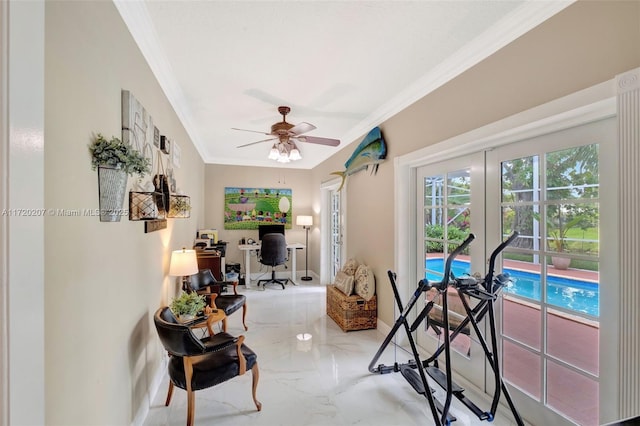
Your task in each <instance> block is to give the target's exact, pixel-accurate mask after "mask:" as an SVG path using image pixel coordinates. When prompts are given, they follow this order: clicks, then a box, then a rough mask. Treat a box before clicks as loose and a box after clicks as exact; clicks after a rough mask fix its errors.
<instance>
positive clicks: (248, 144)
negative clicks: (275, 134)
mask: <svg viewBox="0 0 640 426" xmlns="http://www.w3.org/2000/svg"><path fill="white" fill-rule="evenodd" d="M267 134H269V133H267ZM277 140H278V138H269V139H262V140H261V141H256V142H251V143H246V144H244V145H240V146H237V147H236V148H243V147H245V146H250V145H255V144H257V143H262V142H268V141H277Z"/></svg>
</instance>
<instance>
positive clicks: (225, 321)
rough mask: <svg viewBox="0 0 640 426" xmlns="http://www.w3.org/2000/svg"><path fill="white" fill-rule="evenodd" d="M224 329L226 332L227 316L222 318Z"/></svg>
mask: <svg viewBox="0 0 640 426" xmlns="http://www.w3.org/2000/svg"><path fill="white" fill-rule="evenodd" d="M222 331H223V332H225V333H226V332H227V317H226V316H225V317H224V319H223V320H222Z"/></svg>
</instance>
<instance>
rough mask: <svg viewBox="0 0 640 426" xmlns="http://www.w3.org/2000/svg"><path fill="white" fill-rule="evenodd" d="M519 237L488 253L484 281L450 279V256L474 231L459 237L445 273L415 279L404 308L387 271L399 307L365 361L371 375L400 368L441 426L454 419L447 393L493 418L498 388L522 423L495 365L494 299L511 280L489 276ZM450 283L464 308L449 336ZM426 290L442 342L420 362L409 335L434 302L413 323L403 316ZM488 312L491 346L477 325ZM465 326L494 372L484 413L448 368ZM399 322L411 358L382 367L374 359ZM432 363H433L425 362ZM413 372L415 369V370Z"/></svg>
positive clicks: (478, 413)
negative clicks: (437, 311)
mask: <svg viewBox="0 0 640 426" xmlns="http://www.w3.org/2000/svg"><path fill="white" fill-rule="evenodd" d="M517 237H518V233H517V232H514V233H513V234H512V235H511V236H510V237H509V238H508V239H507V240H506V241H504V242H502V243H501V244H500V245H499V246H498V247H497V248H496V249H495V250H494V251H493V253H492V254H491V257H490V260H489V270H488V272H487V275H486V276H485V278H484V280H483V281H478V280H476V279H475V278H473V277H471V276H463V277H458V278H456V277H454V276H453V274H452V273H451V264H452V263H453V260H454V259H455V258H456V257H457V256H458V254H460V253H461V252H462V251H463V250H464V249H465V248H466V247H467V246H468V245H469V244H470V243H471V242H472V241H473V240H474V239H475V236H474V235H473V234H469V236H468V237H467V239H466V240H464V241H463V242H462V243H461V244H460V245H459V246H458V247H456V248H455V249H454V250H453V251H452V252H451V253H450V254H449V256H448V257H447V260H446V263H445V267H444V274H443V278H442V281H440V282H429V281H428V280H427V279H422V280H420V281H419V282H418V287H417V288H416V290H415V292H414V293H413V295H412V296H411V298H410V300H409V302H408V303H407V305H406V306H403V304H402V300H401V298H400V294H399V292H398V287H397V285H396V274H395V273H394V272H392V271H388V275H389V281H390V282H391V287H392V289H393V294H394V297H395V299H396V303H397V305H398V308H399V310H400V315H399V317H398V319H397V320H396V322H395V323H394V325H393V327H392V328H391V331H390V332H389V334H388V335H387V337H386V338H385V340H384V341H383V343H382V345H381V346H380V348H379V349H378V351H377V352H376V354H375V356H374V357H373V359H372V360H371V362H370V363H369V371H370V372H371V373H378V374H386V373H392V372H400V373H401V374H402V376H403V377H404V378H405V379H406V380H407V381H408V382H409V384H411V386H412V387H413V388H414V390H415V391H416V392H417V393H418V394H420V395H423V396H424V397H425V398H426V399H427V402H428V403H429V408H430V409H431V413H432V415H433V419H434V422H435V424H436V425H437V426H440V425H450V424H451V422H453V421H455V420H456V418H455V417H454V416H452V415H451V414H450V413H449V409H450V407H451V400H452V397H453V396H455V397H456V398H457V399H458V400H460V402H462V403H463V404H464V405H465V406H466V407H467V408H469V410H471V411H472V412H473V413H474V414H475V415H476V416H477V417H478V418H479V419H480V420H486V421H493V419H494V417H495V413H496V411H497V407H498V402H499V400H500V396H501V392H502V393H504V396H505V398H506V400H507V403H508V404H509V408H510V409H511V412H512V414H513V417H514V419H515V421H516V424H517V425H518V426H524V422H523V420H522V418H521V417H520V414H519V413H518V410H517V409H516V407H515V405H514V404H513V401H512V399H511V395H510V394H509V391H508V389H507V387H506V386H505V384H504V382H503V380H502V375H501V373H500V366H499V361H498V354H497V350H498V347H497V337H496V328H495V315H494V310H493V303H494V302H495V300H496V299H497V297H498V295H499V293H500V291H501V289H502V287H503V286H504V285H506V284H507V283H508V282H509V281H510V279H509V276H508V274H500V275H498V276H497V277H494V268H495V261H496V257H497V256H498V254H499V253H500V252H501V251H502V250H504V249H505V248H506V247H507V246H508V245H509V244H511V243H512V242H513V241H514V240H515V239H516V238H517ZM450 286H452V287H453V288H454V289H455V290H456V291H457V293H458V295H459V296H460V300H461V301H462V305H463V306H464V309H465V312H466V317H465V318H464V319H463V320H462V321H461V322H460V324H459V325H458V326H457V327H456V328H455V329H453V331H452V332H451V335H450V334H449V330H450V324H449V313H448V307H447V290H448V288H449V287H450ZM430 289H436V290H437V291H438V293H439V294H440V299H441V305H442V326H443V329H444V332H443V333H442V334H443V335H444V336H443V340H444V341H443V343H442V345H440V346H439V347H438V348H437V350H436V351H435V352H434V354H433V355H432V356H431V357H429V358H428V359H426V360H424V361H421V360H420V354H419V353H418V350H417V347H416V344H415V341H414V339H413V335H412V334H411V333H412V332H414V331H415V330H417V329H418V327H419V326H420V324H421V323H422V322H423V321H424V320H425V319H427V321H429V319H428V315H429V312H430V311H431V309H433V307H434V301H433V300H431V301H429V302H428V303H427V304H426V305H425V307H424V308H423V309H422V311H421V312H420V313H419V314H418V315H417V317H416V319H415V321H414V322H413V324H412V325H411V326H410V325H409V322H408V319H407V314H408V313H409V312H410V311H411V309H412V308H413V307H414V305H415V304H416V302H417V301H418V299H419V297H420V296H421V295H422V293H423V292H426V291H428V290H430ZM465 296H469V297H471V298H474V299H477V300H478V303H477V304H476V305H475V306H474V307H473V308H471V307H470V305H469V303H468V302H467V300H466V297H465ZM487 314H488V320H489V332H490V344H491V346H490V347H489V345H488V344H487V341H486V339H485V338H484V335H483V334H482V332H481V331H480V328H479V327H478V323H479V322H480V321H481V320H482V319H483V318H484V317H485V316H486V315H487ZM468 324H471V326H472V327H473V329H474V331H475V333H476V335H477V337H478V340H479V342H480V344H481V346H482V349H483V351H484V354H485V357H486V359H487V362H488V364H489V366H490V367H491V369H492V370H493V373H494V380H495V386H494V394H493V400H492V404H491V408H490V410H489V411H482V410H481V409H480V408H479V407H478V406H477V405H476V404H475V403H473V401H471V400H470V399H469V398H468V397H467V396H466V395H464V389H463V388H462V387H460V386H458V385H457V384H456V383H454V382H453V380H452V370H451V341H452V340H453V339H455V338H456V336H457V335H458V334H460V333H461V332H462V330H464V328H465V327H467V325H468ZM401 326H404V329H405V332H406V334H407V338H408V340H409V344H410V346H411V351H412V353H413V356H414V359H413V360H409V361H408V362H407V363H405V364H398V363H397V362H396V363H394V364H393V365H384V364H379V365H377V366H376V363H377V361H378V360H379V359H380V357H381V356H382V353H383V352H384V351H385V349H386V348H387V346H388V345H389V343H390V342H391V340H392V339H393V337H394V336H395V334H396V332H397V331H398V330H399V329H400V327H401ZM442 352H444V356H445V371H444V372H443V371H442V370H441V369H440V368H438V357H439V356H440V354H441V353H442ZM430 364H433V365H430ZM416 370H417V372H416ZM427 374H428V375H429V376H431V378H432V379H433V380H435V381H436V382H437V383H438V384H439V385H440V386H441V387H442V388H443V389H444V390H445V391H446V397H445V401H444V403H441V402H440V401H438V400H437V399H436V398H434V397H433V395H432V394H433V392H435V390H434V389H432V388H430V386H429V385H428V383H427Z"/></svg>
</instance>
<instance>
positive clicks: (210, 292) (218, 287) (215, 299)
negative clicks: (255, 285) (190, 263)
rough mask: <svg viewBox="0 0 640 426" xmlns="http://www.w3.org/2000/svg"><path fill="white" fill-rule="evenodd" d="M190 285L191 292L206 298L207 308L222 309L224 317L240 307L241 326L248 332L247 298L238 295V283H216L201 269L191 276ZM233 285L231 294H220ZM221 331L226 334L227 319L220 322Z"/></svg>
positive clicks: (214, 279) (208, 273)
mask: <svg viewBox="0 0 640 426" xmlns="http://www.w3.org/2000/svg"><path fill="white" fill-rule="evenodd" d="M190 278H191V279H190V285H191V288H192V289H193V291H195V292H196V293H198V294H203V295H205V296H206V297H207V302H209V306H211V307H212V308H214V309H222V310H223V311H224V313H225V315H226V316H229V315H231V314H232V313H234V312H236V311H237V310H238V309H240V307H242V325H243V326H244V329H245V331H246V330H248V328H247V324H246V323H245V320H246V318H247V296H245V295H244V294H238V289H237V287H238V282H237V281H234V282H230V281H217V280H216V278H215V277H214V276H213V274H212V273H211V270H210V269H201V270H200V271H198V273H197V274H194V275H191V277H190ZM228 285H233V294H225V293H222V289H223V288H225V287H226V286H228ZM222 331H223V332H225V333H226V332H227V318H225V319H223V320H222Z"/></svg>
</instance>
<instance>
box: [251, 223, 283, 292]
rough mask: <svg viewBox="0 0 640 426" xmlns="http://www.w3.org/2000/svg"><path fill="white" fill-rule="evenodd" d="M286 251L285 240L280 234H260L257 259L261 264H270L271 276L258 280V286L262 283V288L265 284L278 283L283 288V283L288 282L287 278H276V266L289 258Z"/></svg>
mask: <svg viewBox="0 0 640 426" xmlns="http://www.w3.org/2000/svg"><path fill="white" fill-rule="evenodd" d="M287 254H288V251H287V241H286V240H285V238H284V235H282V234H265V235H263V236H262V246H261V247H260V257H259V259H258V261H259V262H260V263H262V264H263V265H267V266H271V278H270V279H268V280H259V281H258V287H260V284H262V288H263V289H264V288H265V286H266V285H267V284H280V285H281V286H282V289H283V290H284V285H285V284H286V283H287V282H289V278H276V268H275V267H276V266H278V265H286V263H287V260H289V258H288V256H287Z"/></svg>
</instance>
